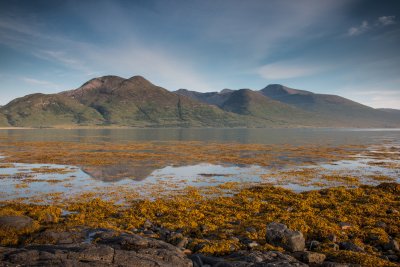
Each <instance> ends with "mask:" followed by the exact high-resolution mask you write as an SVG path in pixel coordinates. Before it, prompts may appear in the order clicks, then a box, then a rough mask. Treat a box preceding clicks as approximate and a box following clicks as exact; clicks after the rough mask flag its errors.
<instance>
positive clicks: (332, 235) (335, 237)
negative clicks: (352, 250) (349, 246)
mask: <svg viewBox="0 0 400 267" xmlns="http://www.w3.org/2000/svg"><path fill="white" fill-rule="evenodd" d="M328 240H329V241H331V242H334V243H336V242H337V236H336V235H334V234H331V235H329V236H328Z"/></svg>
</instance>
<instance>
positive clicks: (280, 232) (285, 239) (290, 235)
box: [266, 222, 305, 252]
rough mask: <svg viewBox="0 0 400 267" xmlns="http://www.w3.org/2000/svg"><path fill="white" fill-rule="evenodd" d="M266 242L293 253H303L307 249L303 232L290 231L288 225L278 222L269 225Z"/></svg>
mask: <svg viewBox="0 0 400 267" xmlns="http://www.w3.org/2000/svg"><path fill="white" fill-rule="evenodd" d="M266 240H267V242H268V243H270V244H272V245H274V246H280V247H283V248H285V249H286V250H288V251H291V252H296V251H303V250H304V247H305V239H304V237H303V234H302V233H301V232H299V231H293V230H290V229H288V228H287V226H286V225H284V224H281V223H276V222H272V223H270V224H268V225H267V235H266Z"/></svg>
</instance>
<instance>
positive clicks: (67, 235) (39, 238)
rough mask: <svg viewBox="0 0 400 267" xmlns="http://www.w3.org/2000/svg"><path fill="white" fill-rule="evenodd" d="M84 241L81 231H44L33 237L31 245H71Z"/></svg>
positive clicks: (83, 234)
mask: <svg viewBox="0 0 400 267" xmlns="http://www.w3.org/2000/svg"><path fill="white" fill-rule="evenodd" d="M84 240H85V233H84V232H82V231H57V230H45V231H43V232H41V233H38V234H37V235H35V236H34V237H33V239H32V241H31V243H32V244H58V245H65V244H72V243H79V242H83V241H84Z"/></svg>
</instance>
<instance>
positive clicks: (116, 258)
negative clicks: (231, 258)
mask: <svg viewBox="0 0 400 267" xmlns="http://www.w3.org/2000/svg"><path fill="white" fill-rule="evenodd" d="M106 232H107V231H105V233H106ZM61 235H62V234H61ZM96 241H97V243H96V244H92V243H73V244H69V245H36V246H35V245H31V246H27V247H25V248H19V249H5V248H0V253H1V255H2V256H1V257H0V259H1V260H0V266H13V265H23V266H133V267H135V266H138V267H139V266H140V267H142V266H144V267H146V266H148V267H150V266H151V267H153V266H170V267H172V266H187V267H191V266H193V264H192V261H191V260H190V259H189V258H187V257H186V255H185V254H184V253H183V252H182V251H181V250H180V249H178V248H176V247H174V246H173V245H171V244H168V243H165V242H163V241H160V240H155V239H151V238H144V237H141V236H138V235H129V234H122V235H118V236H111V235H106V234H105V235H101V234H99V235H98V240H96Z"/></svg>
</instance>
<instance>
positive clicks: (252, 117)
mask: <svg viewBox="0 0 400 267" xmlns="http://www.w3.org/2000/svg"><path fill="white" fill-rule="evenodd" d="M57 125H71V126H127V127H275V126H279V127H280V126H282V127H301V126H304V127H324V126H325V127H399V125H400V116H398V113H397V112H394V111H392V112H390V111H389V110H379V109H373V108H371V107H368V106H365V105H362V104H360V103H357V102H354V101H352V100H349V99H346V98H343V97H340V96H336V95H328V94H317V93H313V92H310V91H306V90H299V89H293V88H289V87H286V86H283V85H280V84H270V85H268V86H266V87H264V88H262V89H261V90H251V89H238V90H232V89H223V90H221V91H220V92H207V93H201V92H196V91H190V90H187V89H179V90H177V91H174V92H171V91H168V90H167V89H165V88H163V87H160V86H157V85H154V84H153V83H151V82H150V81H149V80H147V79H145V78H144V77H142V76H138V75H137V76H132V77H130V78H128V79H125V78H122V77H119V76H115V75H107V76H102V77H96V78H93V79H91V80H89V81H87V82H85V83H83V84H82V85H81V86H80V87H78V88H76V89H73V90H68V91H63V92H60V93H57V94H47V95H46V94H40V93H38V94H31V95H27V96H24V97H20V98H17V99H14V100H13V101H11V102H10V103H8V104H7V105H5V106H3V107H0V126H2V127H9V126H18V127H54V126H57Z"/></svg>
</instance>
